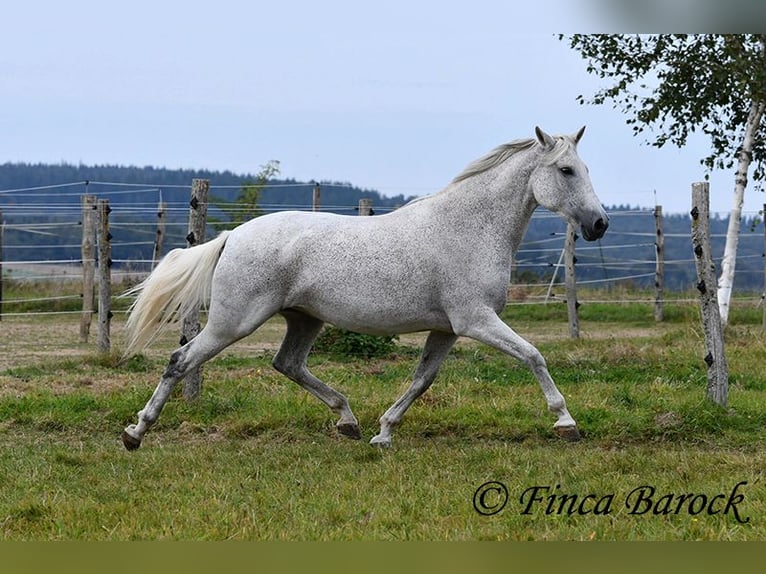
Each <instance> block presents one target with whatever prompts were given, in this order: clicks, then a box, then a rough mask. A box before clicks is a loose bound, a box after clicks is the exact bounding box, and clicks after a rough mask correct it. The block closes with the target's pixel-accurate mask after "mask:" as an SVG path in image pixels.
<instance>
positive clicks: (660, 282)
mask: <svg viewBox="0 0 766 574" xmlns="http://www.w3.org/2000/svg"><path fill="white" fill-rule="evenodd" d="M654 227H655V232H656V241H655V243H654V246H655V251H656V253H655V267H654V320H655V321H657V322H658V323H659V322H661V321H663V320H664V319H665V309H664V297H665V235H664V234H663V232H662V206H661V205H657V206H655V208H654Z"/></svg>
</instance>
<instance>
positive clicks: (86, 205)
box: [80, 194, 96, 343]
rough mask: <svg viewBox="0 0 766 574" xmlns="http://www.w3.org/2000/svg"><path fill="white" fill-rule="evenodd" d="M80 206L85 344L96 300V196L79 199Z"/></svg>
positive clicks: (81, 333)
mask: <svg viewBox="0 0 766 574" xmlns="http://www.w3.org/2000/svg"><path fill="white" fill-rule="evenodd" d="M80 204H81V206H82V243H81V248H80V253H81V257H82V317H81V318H80V342H82V343H87V342H88V338H89V337H90V324H91V321H92V320H93V309H94V307H95V305H94V303H95V300H96V287H95V286H96V196H95V195H88V194H85V195H83V196H82V197H80Z"/></svg>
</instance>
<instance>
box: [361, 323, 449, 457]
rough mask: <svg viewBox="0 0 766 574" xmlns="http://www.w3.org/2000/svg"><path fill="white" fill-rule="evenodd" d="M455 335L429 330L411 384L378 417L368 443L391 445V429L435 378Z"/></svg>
mask: <svg viewBox="0 0 766 574" xmlns="http://www.w3.org/2000/svg"><path fill="white" fill-rule="evenodd" d="M456 340H457V336H456V335H453V334H452V333H442V332H439V331H431V333H430V334H429V335H428V339H426V344H425V346H424V347H423V354H422V355H421V358H420V364H419V365H418V368H417V370H416V371H415V376H414V377H413V380H412V384H411V385H410V387H409V388H408V389H407V391H406V392H405V393H404V394H403V395H402V396H401V397H399V399H398V400H397V401H396V402H395V403H394V404H393V405H392V406H391V408H389V409H388V410H387V411H386V412H385V413H384V414H383V416H382V417H380V432H379V433H378V434H377V435H375V436H374V437H372V440H370V444H372V445H374V446H379V447H389V446H391V429H393V428H394V427H395V426H396V425H398V424H399V421H401V420H402V416H403V415H404V413H405V412H406V411H407V409H408V408H410V405H411V404H412V403H413V401H415V399H417V398H418V397H419V396H420V395H422V394H423V393H424V392H426V390H427V389H428V387H430V386H431V383H433V381H434V378H436V373H437V372H438V371H439V367H440V366H441V364H442V363H443V362H444V359H445V357H446V356H447V354H448V353H449V351H450V349H451V348H452V345H454V344H455V341H456Z"/></svg>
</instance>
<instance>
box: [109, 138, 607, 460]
mask: <svg viewBox="0 0 766 574" xmlns="http://www.w3.org/2000/svg"><path fill="white" fill-rule="evenodd" d="M584 130H585V128H584V127H583V128H582V129H581V130H580V131H578V132H577V133H576V134H574V135H572V136H556V137H552V136H550V135H548V134H546V133H545V132H543V131H542V130H541V129H540V128H535V133H536V136H537V137H536V138H530V139H524V140H517V141H513V142H511V143H509V144H505V145H502V146H500V147H498V148H497V149H495V150H494V151H492V152H491V153H490V154H488V155H487V156H485V157H483V158H481V159H479V160H477V161H475V162H474V163H472V164H470V165H469V166H468V167H467V168H466V169H465V171H463V173H461V174H460V175H458V176H457V177H456V178H455V179H454V180H453V181H452V182H451V183H450V184H449V185H448V186H447V187H446V188H445V189H444V190H442V191H441V192H439V193H436V194H434V195H430V196H427V197H424V198H420V199H417V200H415V201H412V202H410V203H409V204H407V205H405V206H403V207H401V208H400V209H397V210H396V211H393V212H391V213H388V214H386V215H380V216H375V217H350V216H342V215H334V214H330V213H310V212H280V213H274V214H271V215H266V216H263V217H258V218H256V219H253V220H251V221H248V222H247V223H244V224H242V225H240V226H239V227H237V228H236V229H234V230H233V231H231V232H224V233H221V234H220V235H219V236H218V237H217V238H215V239H213V240H211V241H209V242H207V243H204V244H202V245H198V246H196V247H192V248H190V249H176V250H174V251H172V252H170V253H169V254H168V255H167V256H166V257H165V258H164V259H163V260H162V261H161V262H160V264H159V265H158V266H157V267H156V268H155V270H154V271H153V272H152V274H151V275H150V276H149V277H148V278H147V279H146V280H145V281H144V282H143V283H142V284H141V285H139V286H138V287H136V288H135V289H133V290H132V293H133V294H136V293H137V294H139V296H138V298H137V300H136V301H135V303H134V304H133V306H132V308H131V313H130V316H129V318H128V321H127V327H126V328H127V332H128V338H129V342H128V349H127V351H126V355H129V354H132V353H135V352H138V351H140V350H141V349H143V348H144V347H145V346H146V345H147V344H148V343H149V342H150V341H151V340H152V339H153V337H154V336H155V335H156V333H157V332H158V331H159V330H160V329H161V328H162V327H163V326H165V325H166V324H167V323H169V322H171V321H173V320H175V319H177V318H178V317H182V316H184V315H185V314H186V313H187V312H188V311H189V310H191V309H193V308H195V307H197V308H198V307H199V306H200V305H201V304H203V303H204V302H206V301H207V300H208V299H209V301H210V304H209V313H208V319H207V324H206V325H205V327H204V329H202V331H201V332H200V333H199V335H198V336H197V337H195V338H194V339H192V340H191V341H189V342H188V343H187V344H185V345H183V346H182V347H181V348H179V349H177V350H176V351H175V352H173V354H172V355H171V357H170V362H169V364H168V366H167V369H166V370H165V373H164V374H163V375H162V379H161V381H160V383H159V385H158V386H157V388H156V390H155V391H154V393H153V394H152V396H151V398H150V399H149V402H148V403H147V404H146V406H145V407H144V408H143V409H142V410H141V411H140V412H139V413H138V424H136V425H130V426H128V427H127V428H126V429H125V431H124V432H123V435H122V439H123V443H124V444H125V447H126V448H127V449H129V450H133V449H136V448H138V447H139V446H140V445H141V441H142V439H143V438H144V434H145V433H146V431H147V430H148V429H149V427H150V426H151V425H152V424H153V423H154V422H155V421H156V420H157V418H158V417H159V415H160V411H161V410H162V408H163V406H164V405H165V402H166V401H167V400H168V397H169V396H170V394H171V391H172V389H173V387H174V385H175V384H176V383H177V382H178V381H180V380H181V379H183V377H184V376H185V375H186V374H187V373H188V372H189V371H191V370H193V369H195V368H196V367H199V366H200V365H201V364H202V363H204V362H205V361H207V360H209V359H210V358H212V357H214V356H215V355H216V354H218V353H220V352H221V351H222V350H223V349H224V348H226V347H227V346H228V345H231V344H232V343H233V342H235V341H237V340H238V339H241V338H242V337H245V336H247V335H249V334H250V333H252V332H253V331H255V330H256V329H257V328H258V327H259V326H260V325H262V324H263V323H264V322H265V321H266V320H267V319H268V318H269V317H271V316H272V315H274V314H276V313H279V314H281V315H282V316H283V317H284V318H285V320H286V323H287V332H286V334H285V338H284V341H283V342H282V345H281V347H280V349H279V352H278V353H277V354H276V356H275V357H274V360H273V365H274V367H275V368H276V369H277V370H278V371H279V372H281V373H283V374H285V375H286V376H287V377H289V378H290V379H292V380H293V381H295V382H296V383H298V384H299V385H301V386H302V387H303V388H304V389H306V390H307V391H309V392H310V393H312V394H313V395H314V396H316V397H317V398H318V399H320V400H321V401H323V402H324V403H325V404H326V405H327V406H328V407H329V408H330V409H332V410H333V411H334V412H335V413H336V414H337V415H338V416H339V417H340V419H339V420H338V422H337V423H336V427H337V429H338V431H339V432H340V433H341V434H343V435H345V436H348V437H351V438H356V439H359V438H361V433H360V430H359V424H358V422H357V419H356V417H355V416H354V413H353V412H352V411H351V409H350V408H349V404H348V400H347V399H346V397H345V396H344V395H342V394H341V393H339V392H338V391H336V390H335V389H333V388H331V387H329V386H328V385H327V384H325V383H324V382H322V381H320V380H319V379H317V378H316V377H315V376H314V375H313V374H312V373H311V372H310V371H309V369H308V367H307V365H306V358H307V356H308V354H309V350H310V349H311V346H312V344H313V342H314V339H315V338H316V337H317V335H318V334H319V332H320V330H321V329H322V325H323V324H324V323H325V322H328V323H332V324H334V325H337V326H339V327H342V328H345V329H349V330H352V331H357V332H361V333H370V334H394V333H407V332H415V331H430V334H429V335H428V338H427V340H426V343H425V347H424V349H423V353H422V356H421V359H420V364H419V365H418V367H417V369H416V371H415V374H414V378H413V381H412V384H411V386H410V387H409V388H408V389H407V391H406V392H405V393H404V394H403V395H402V396H401V397H400V398H399V399H398V400H397V401H396V402H395V403H394V404H393V405H392V406H391V408H389V409H388V410H387V411H386V412H385V413H384V414H383V416H382V417H381V418H380V432H379V433H378V434H377V435H376V436H374V437H373V438H372V440H371V441H370V442H371V443H372V444H374V445H378V446H390V444H391V430H392V429H393V427H395V426H396V425H397V424H398V423H399V421H400V420H401V418H402V415H403V414H404V412H405V411H406V410H407V409H408V408H409V406H410V405H411V404H412V402H413V401H414V400H415V399H416V398H418V397H419V396H420V395H421V394H423V392H425V391H426V389H428V387H429V386H430V385H431V383H432V382H433V380H434V377H435V376H436V373H437V371H438V369H439V367H440V365H441V363H442V361H443V360H444V358H445V357H446V356H447V353H448V352H449V350H450V348H451V347H452V346H453V344H454V343H455V341H456V340H457V338H458V337H461V336H463V337H470V338H472V339H476V340H478V341H481V342H482V343H486V344H487V345H490V346H492V347H495V348H497V349H500V350H501V351H504V352H505V353H507V354H509V355H511V356H513V357H515V358H517V359H519V360H521V361H523V362H524V363H526V364H527V365H528V366H529V368H530V369H531V370H532V372H533V373H534V374H535V377H536V378H537V380H538V382H539V383H540V387H541V388H542V391H543V394H544V395H545V400H546V401H547V403H548V408H549V409H550V410H551V411H552V412H553V413H554V414H555V415H556V416H557V417H558V420H557V421H556V423H555V424H554V428H555V430H556V431H557V432H558V434H559V435H560V436H561V437H563V438H564V439H567V440H577V439H579V436H580V435H579V432H578V430H577V425H576V423H575V421H574V419H573V418H572V416H571V415H570V414H569V411H568V410H567V407H566V404H565V402H564V397H563V396H562V395H561V393H560V392H559V390H558V389H557V388H556V385H555V383H554V382H553V380H552V379H551V376H550V374H549V373H548V369H547V367H546V363H545V360H544V359H543V357H542V355H541V354H540V352H539V351H538V350H537V349H536V348H535V347H534V346H533V345H531V344H530V343H528V342H527V341H525V340H524V339H523V338H522V337H520V336H519V335H518V334H516V332H514V331H513V330H512V329H511V328H510V327H509V326H508V325H507V324H505V323H504V322H503V321H502V320H500V318H499V317H498V313H499V312H500V311H501V310H502V309H503V308H504V306H505V303H506V294H507V289H508V285H509V282H510V276H511V261H512V257H513V255H514V254H515V252H516V250H517V249H518V247H519V244H520V242H521V240H522V236H523V235H524V232H525V231H526V228H527V225H528V223H529V220H530V218H531V216H532V212H533V211H534V210H535V208H536V207H537V206H538V205H542V206H544V207H546V208H547V209H549V210H551V211H554V212H557V213H559V214H560V215H562V216H563V217H564V218H565V219H566V220H568V221H570V222H572V223H575V224H576V225H579V226H580V229H581V232H582V236H583V237H584V238H585V239H586V240H589V241H593V240H596V239H598V238H600V237H601V236H602V235H604V233H605V232H606V229H607V227H608V221H609V218H608V216H607V214H606V212H605V211H604V209H603V208H602V206H601V203H600V201H599V200H598V198H597V197H596V195H595V194H594V192H593V187H592V185H591V182H590V179H589V177H588V170H587V167H586V166H585V164H584V163H583V162H582V160H581V159H580V158H579V157H578V155H577V151H576V146H577V142H578V141H579V140H580V138H581V137H582V134H583V132H584Z"/></svg>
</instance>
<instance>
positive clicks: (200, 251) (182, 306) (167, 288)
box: [124, 231, 229, 357]
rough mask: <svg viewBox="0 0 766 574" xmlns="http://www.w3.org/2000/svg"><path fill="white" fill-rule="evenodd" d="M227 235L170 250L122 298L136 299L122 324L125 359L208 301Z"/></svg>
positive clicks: (225, 233) (225, 232)
mask: <svg viewBox="0 0 766 574" xmlns="http://www.w3.org/2000/svg"><path fill="white" fill-rule="evenodd" d="M228 235H229V232H228V231H224V232H223V233H221V234H220V235H218V237H216V238H215V239H212V240H210V241H208V242H207V243H203V244H201V245H195V246H194V247H190V248H187V249H174V250H172V251H171V252H170V253H168V254H167V255H166V256H165V257H164V258H163V259H162V260H161V261H160V262H159V264H158V265H157V267H155V269H154V271H152V272H151V274H150V275H149V276H148V277H147V278H146V279H145V280H144V281H142V282H141V283H140V284H138V285H136V286H135V287H133V288H132V289H130V290H128V291H127V292H126V293H125V295H138V298H137V299H136V300H135V302H134V303H133V305H131V307H130V311H129V315H128V320H127V322H126V323H125V329H126V333H127V341H128V342H127V348H126V350H125V354H124V356H125V357H129V356H131V355H133V354H135V353H138V352H140V351H142V350H143V349H144V348H145V347H146V346H147V345H149V344H150V343H151V342H152V341H153V340H154V338H155V337H156V336H157V335H158V334H159V333H160V332H161V331H162V329H163V328H164V327H165V326H167V325H168V324H169V323H171V322H173V321H177V320H179V319H181V318H183V317H185V316H186V315H187V314H188V313H189V312H190V311H192V310H194V309H199V307H200V306H201V305H204V304H207V302H208V301H209V300H210V289H211V286H212V284H213V271H215V267H216V265H217V264H218V258H219V257H220V255H221V251H223V247H224V245H225V244H226V239H227V237H228Z"/></svg>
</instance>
